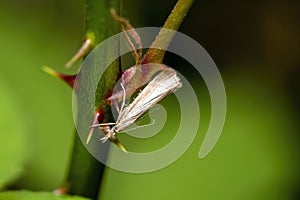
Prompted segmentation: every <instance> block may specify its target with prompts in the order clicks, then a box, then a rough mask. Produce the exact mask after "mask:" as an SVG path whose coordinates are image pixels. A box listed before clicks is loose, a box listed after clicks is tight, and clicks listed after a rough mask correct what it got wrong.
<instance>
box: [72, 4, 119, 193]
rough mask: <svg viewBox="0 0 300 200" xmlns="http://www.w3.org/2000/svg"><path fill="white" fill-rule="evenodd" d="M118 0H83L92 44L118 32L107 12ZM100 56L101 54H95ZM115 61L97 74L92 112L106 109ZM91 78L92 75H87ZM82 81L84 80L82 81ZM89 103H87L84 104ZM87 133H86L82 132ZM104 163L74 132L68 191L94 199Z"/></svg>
mask: <svg viewBox="0 0 300 200" xmlns="http://www.w3.org/2000/svg"><path fill="white" fill-rule="evenodd" d="M120 5H121V3H120V0H87V2H86V36H88V35H91V34H92V35H94V37H95V45H97V44H98V43H100V42H101V41H103V40H105V39H106V38H108V37H110V36H112V35H114V34H116V33H118V32H119V27H120V26H119V24H118V23H117V22H115V21H114V20H113V18H112V16H111V14H110V12H109V9H110V8H111V7H113V8H115V9H116V10H119V8H120ZM99 56H103V55H99ZM119 70H120V68H119V62H118V61H116V62H114V63H113V64H112V65H111V66H110V67H109V69H108V70H107V71H106V73H105V74H104V75H103V77H102V78H101V81H100V83H99V84H98V89H97V91H96V94H95V95H96V107H95V108H94V110H95V112H96V111H97V110H99V109H101V111H102V112H104V113H106V110H107V109H108V108H109V105H108V104H107V101H105V99H106V97H107V95H108V93H109V92H110V91H111V90H112V88H113V87H114V86H115V84H116V81H117V79H118V78H119V74H120V73H119ZM91 78H93V77H91ZM82 84H86V83H82ZM87 106H89V105H87ZM86 135H88V133H86ZM104 169H105V165H104V164H102V163H100V162H99V161H98V160H96V159H95V158H94V157H93V156H92V155H91V154H90V153H89V152H88V151H87V150H86V148H85V147H84V145H83V144H82V141H81V140H80V138H79V136H78V134H77V133H76V134H75V141H74V147H73V152H72V159H71V163H70V170H69V174H68V177H67V187H68V191H69V193H70V194H76V195H81V196H85V197H88V198H91V199H97V197H98V194H99V192H100V191H99V189H100V188H101V187H100V185H101V181H102V179H103V173H104Z"/></svg>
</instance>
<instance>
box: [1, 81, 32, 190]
mask: <svg viewBox="0 0 300 200" xmlns="http://www.w3.org/2000/svg"><path fill="white" fill-rule="evenodd" d="M0 110H1V115H0V147H1V150H0V162H1V165H0V188H3V187H4V186H5V184H7V183H8V182H11V181H12V180H14V179H15V178H17V177H18V175H20V173H21V172H22V169H23V166H22V164H23V162H24V160H25V157H26V156H25V155H26V151H25V150H26V142H25V128H24V124H23V122H22V117H21V116H20V115H19V109H18V105H17V103H16V99H15V98H14V97H13V94H12V90H9V88H7V87H6V85H5V84H4V83H3V81H0Z"/></svg>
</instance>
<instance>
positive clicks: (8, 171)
mask: <svg viewBox="0 0 300 200" xmlns="http://www.w3.org/2000/svg"><path fill="white" fill-rule="evenodd" d="M84 3H85V2H84V1H83V0H80V1H71V0H40V1H34V0H11V1H2V2H1V3H0V41H1V43H0V44H1V45H0V58H1V66H0V111H1V112H0V113H1V114H0V162H1V163H0V188H1V189H2V190H5V189H28V190H33V191H51V190H54V189H55V188H57V187H58V186H59V185H60V183H61V182H62V181H63V180H64V178H65V177H66V174H67V171H68V167H69V159H70V154H71V147H72V141H73V137H74V135H73V129H74V125H73V119H72V109H71V101H72V91H71V89H70V88H69V87H68V86H67V85H65V84H64V83H62V82H61V81H59V80H55V79H54V78H53V77H50V76H49V75H47V74H45V73H44V72H43V71H42V70H41V67H42V66H43V65H48V66H51V67H53V68H54V69H56V70H59V71H61V72H67V73H74V72H75V71H76V67H75V69H73V70H71V71H70V70H69V71H67V70H66V69H64V68H63V65H64V64H65V63H66V62H67V60H68V59H69V58H70V57H71V56H72V55H73V54H74V53H75V52H76V50H77V49H78V48H79V47H80V45H81V42H82V39H83V36H84ZM174 3H175V1H174V0H170V1H159V0H152V1H138V0H130V1H124V12H123V15H124V16H126V17H127V18H129V19H130V21H131V23H132V25H133V26H135V27H145V26H148V27H149V26H156V27H159V26H162V24H163V21H164V19H165V18H166V17H167V15H168V13H169V12H170V10H171V8H172V7H173V5H174ZM299 10H300V2H299V1H296V0H287V1H276V0H275V1H271V0H262V1H250V0H246V1H237V0H229V1H196V3H195V4H194V6H193V7H192V9H191V11H190V13H189V14H188V16H187V18H186V20H185V21H184V23H183V25H182V26H181V28H180V31H181V32H183V33H185V34H187V35H189V36H190V37H192V38H193V39H195V40H197V41H198V42H199V43H200V44H201V45H202V46H203V47H204V48H205V49H206V50H207V51H208V53H209V54H210V55H211V57H212V58H213V59H214V61H215V63H216V64H217V66H218V67H219V70H220V72H221V74H222V77H223V79H224V84H225V87H226V92H227V98H228V110H227V119H226V124H225V127H224V131H223V134H222V136H221V138H220V140H219V142H218V143H217V145H216V147H215V148H214V150H213V151H212V152H211V154H209V156H208V157H206V158H205V159H202V160H200V159H198V152H199V147H200V145H201V143H202V140H203V137H204V134H205V131H206V129H207V126H208V123H209V117H210V102H209V95H208V92H207V90H206V87H205V84H204V82H203V80H202V78H201V76H200V75H197V74H195V73H194V71H193V69H192V68H191V67H190V66H189V65H188V64H187V63H185V61H184V60H182V59H180V58H177V57H176V56H174V55H168V56H167V58H166V63H167V64H168V65H170V66H172V67H174V68H175V69H177V70H178V71H180V72H181V73H182V74H184V75H185V76H186V78H188V79H189V80H190V81H191V83H192V84H193V86H194V89H195V90H196V91H197V95H198V98H199V105H200V107H201V122H200V123H199V127H200V128H199V134H198V136H197V137H196V139H195V141H194V143H193V144H192V145H191V147H190V148H189V149H188V151H187V152H186V153H185V154H184V155H183V156H182V157H181V158H180V159H179V160H178V161H176V162H175V163H174V164H172V165H170V166H168V167H166V168H164V169H162V170H159V171H156V172H152V173H147V174H128V173H123V172H118V171H116V170H113V169H107V170H106V171H105V177H104V178H105V179H104V181H103V184H102V186H101V191H102V193H101V194H100V197H99V199H154V198H155V199H183V198H189V199H207V200H215V199H264V200H265V199H272V200H275V199H278V200H279V199H280V200H282V199H287V200H296V199H300V176H299V166H300V162H299V161H300V157H299V153H300V151H299V150H300V149H299V142H300V137H299V134H300V133H299V129H300V125H299V119H300V118H299V116H300V106H299V105H300V104H299V101H300V95H299V91H300V56H299V55H300V54H299V52H300V37H299V36H300V20H299V19H300V12H299ZM163 104H165V105H166V106H168V105H169V106H170V105H172V102H171V103H170V102H168V99H166V100H165V101H164V102H163ZM171 116H176V115H171ZM186 117H188V116H186ZM190 120H191V121H192V120H194V119H190ZM171 128H172V127H171ZM187 134H188V130H187ZM165 137H166V138H168V137H170V136H165ZM125 141H126V138H125ZM155 141H156V143H150V144H148V145H149V147H150V148H151V146H152V147H156V146H158V147H159V146H162V145H163V144H164V143H165V142H166V141H167V139H161V140H155ZM127 145H129V146H130V145H132V146H130V147H129V149H130V148H131V149H132V150H139V149H143V148H144V147H145V146H144V143H143V142H139V141H138V140H133V142H130V141H128V144H127Z"/></svg>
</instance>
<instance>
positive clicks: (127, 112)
mask: <svg viewBox="0 0 300 200" xmlns="http://www.w3.org/2000/svg"><path fill="white" fill-rule="evenodd" d="M121 87H122V89H123V102H122V105H121V109H120V111H119V115H118V118H117V121H116V122H111V123H101V124H94V125H92V126H91V127H100V128H101V127H107V126H110V127H111V128H110V130H109V131H108V133H107V134H106V135H105V136H104V137H103V138H101V140H102V142H106V141H107V140H108V139H111V138H114V137H115V135H116V134H118V133H121V132H122V131H124V130H125V128H127V127H128V126H130V125H132V124H133V123H134V122H136V121H137V120H138V119H139V118H140V117H142V116H143V114H145V113H146V112H147V111H148V110H149V109H150V108H152V107H153V106H154V105H155V104H157V103H158V102H159V101H161V100H162V99H163V98H165V97H166V96H167V95H168V94H170V93H171V92H174V91H176V90H177V89H179V88H181V87H182V83H181V81H180V78H179V77H178V76H177V74H176V72H175V71H174V70H173V69H171V68H168V69H167V70H163V71H161V72H159V73H158V74H157V75H156V76H155V77H154V78H153V79H152V80H151V81H150V82H149V83H148V84H147V85H146V86H145V88H144V89H143V90H142V91H141V92H140V93H139V94H138V96H137V97H136V98H135V99H134V100H133V101H132V103H130V104H129V105H128V106H125V99H126V91H125V88H124V86H123V85H122V84H121Z"/></svg>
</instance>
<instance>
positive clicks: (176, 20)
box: [142, 0, 195, 64]
mask: <svg viewBox="0 0 300 200" xmlns="http://www.w3.org/2000/svg"><path fill="white" fill-rule="evenodd" d="M194 1H195V0H178V1H177V3H176V4H175V6H174V8H173V10H172V12H171V14H170V15H169V16H168V18H167V20H166V21H165V24H164V26H163V28H165V29H171V30H178V28H179V26H180V25H181V23H182V22H183V20H184V18H185V16H186V15H187V13H188V12H189V10H190V8H191V6H192V5H193V3H194ZM165 29H162V30H161V31H160V32H159V34H158V35H157V37H156V38H155V40H154V42H153V43H152V45H151V47H153V48H149V50H148V51H147V52H146V54H145V56H144V58H143V61H142V63H143V64H145V63H162V61H163V58H164V55H165V51H164V50H160V49H167V47H168V46H169V44H170V42H171V41H172V39H173V36H174V35H173V34H172V33H170V32H169V31H166V30H165ZM155 47H159V48H160V49H157V48H155Z"/></svg>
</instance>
